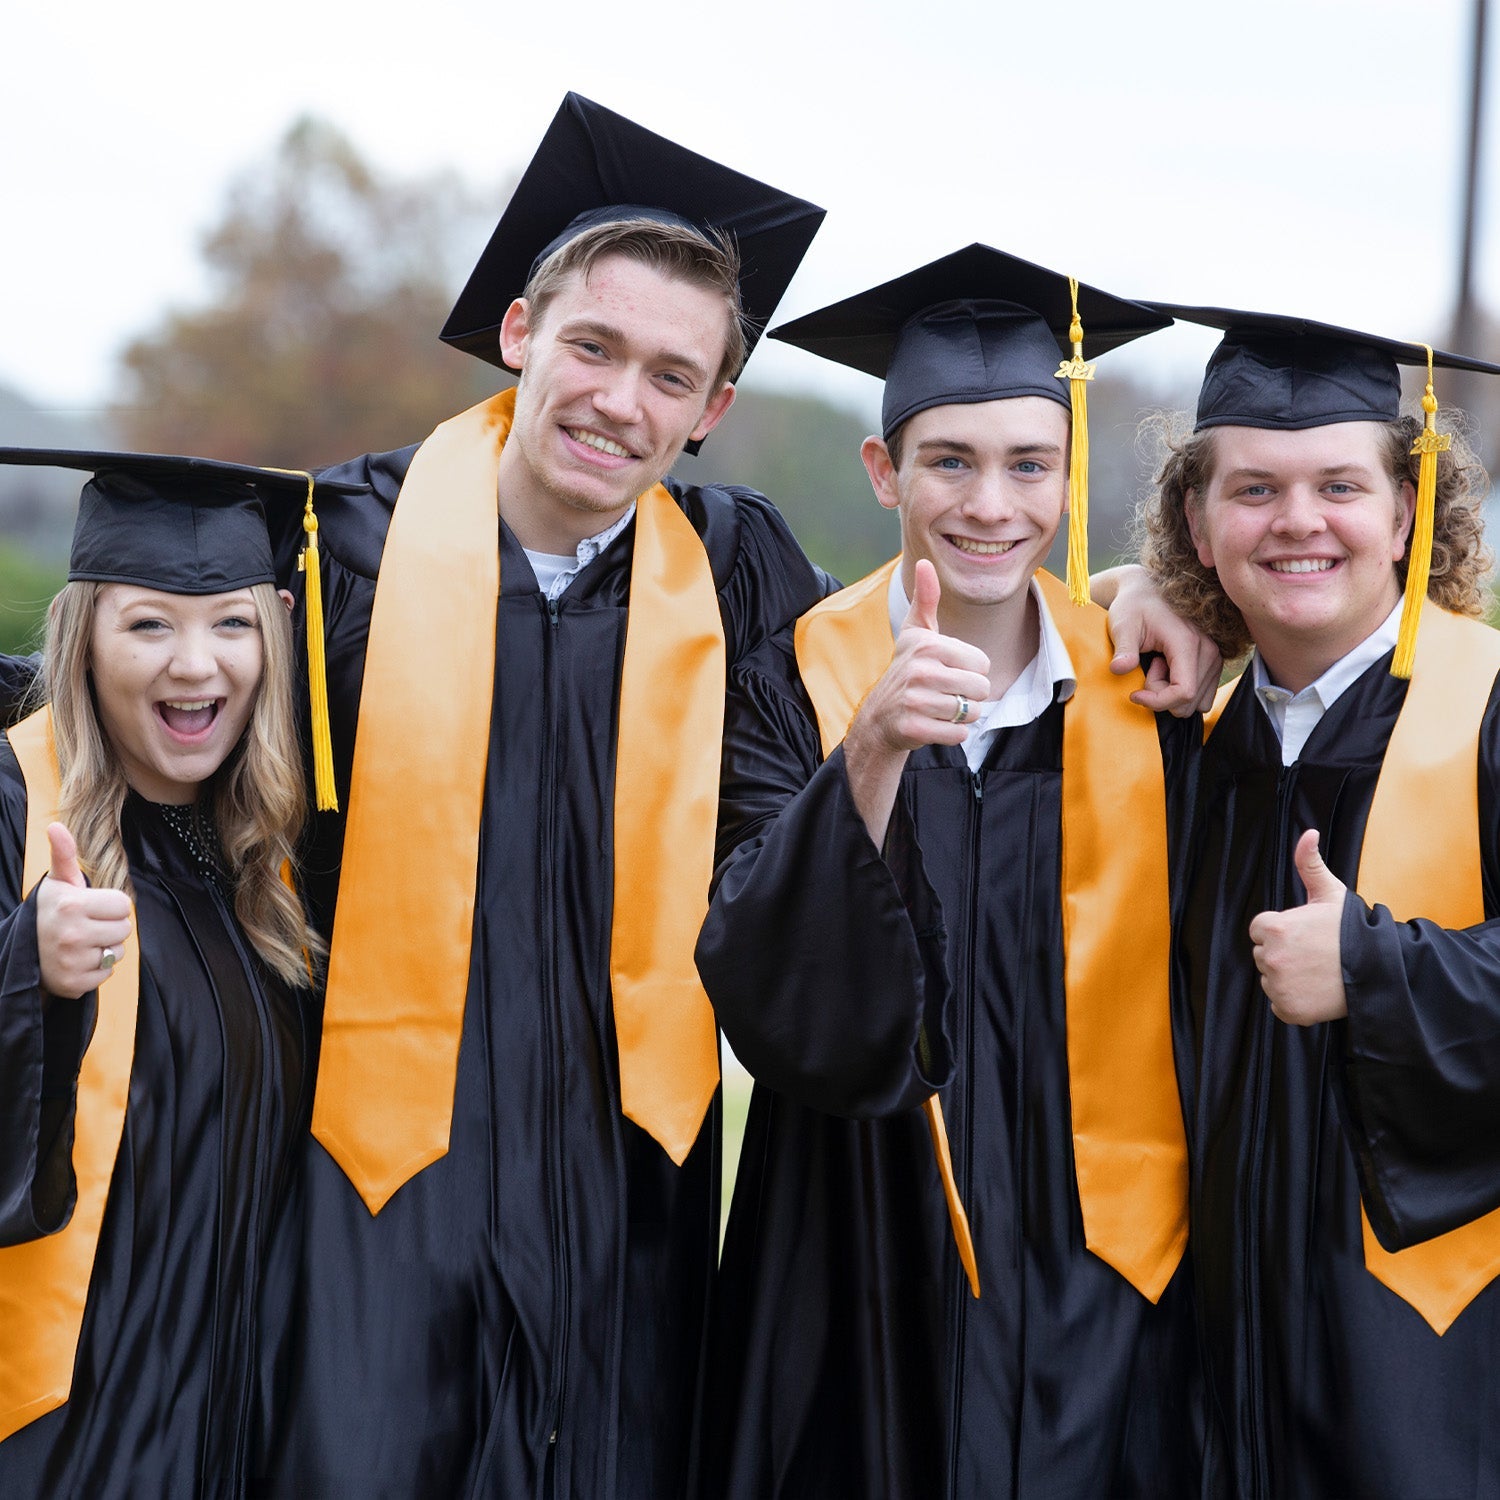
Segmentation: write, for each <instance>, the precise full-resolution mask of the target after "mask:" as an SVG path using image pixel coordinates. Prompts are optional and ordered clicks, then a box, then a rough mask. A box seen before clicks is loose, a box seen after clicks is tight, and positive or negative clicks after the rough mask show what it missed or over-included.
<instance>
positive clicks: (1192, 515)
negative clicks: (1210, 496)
mask: <svg viewBox="0 0 1500 1500" xmlns="http://www.w3.org/2000/svg"><path fill="white" fill-rule="evenodd" d="M1182 509H1183V514H1184V515H1186V517H1187V525H1188V535H1189V536H1190V537H1192V539H1193V546H1194V547H1196V548H1197V549H1198V561H1199V562H1201V563H1202V564H1203V566H1204V567H1205V568H1211V567H1213V565H1214V552H1213V548H1212V547H1211V546H1209V543H1208V529H1207V528H1206V527H1205V526H1204V524H1203V511H1202V508H1201V506H1200V505H1199V503H1198V491H1197V490H1188V491H1187V492H1186V493H1185V494H1184V495H1183V497H1182Z"/></svg>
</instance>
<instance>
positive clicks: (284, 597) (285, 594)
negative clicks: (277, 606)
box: [276, 589, 297, 614]
mask: <svg viewBox="0 0 1500 1500" xmlns="http://www.w3.org/2000/svg"><path fill="white" fill-rule="evenodd" d="M276 592H277V594H278V595H279V596H280V598H281V602H282V603H283V604H284V605H286V612H287V613H288V614H291V612H292V611H293V610H294V609H295V608H296V607H297V601H296V600H295V599H294V598H292V591H291V590H290V589H277V590H276Z"/></svg>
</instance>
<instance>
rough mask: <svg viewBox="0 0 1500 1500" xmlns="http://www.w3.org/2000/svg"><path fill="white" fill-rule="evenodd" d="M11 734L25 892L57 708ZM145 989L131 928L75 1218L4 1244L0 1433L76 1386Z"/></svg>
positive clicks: (37, 846) (102, 1025) (113, 994)
mask: <svg viewBox="0 0 1500 1500" xmlns="http://www.w3.org/2000/svg"><path fill="white" fill-rule="evenodd" d="M8 738H9V740H10V747H11V749H12V750H13V751H14V752H15V757H16V760H17V762H18V764H19V765H20V768H21V776H22V779H23V780H24V781H25V783H26V854H25V860H24V865H23V869H24V874H23V876H22V881H21V889H22V890H23V891H30V890H31V889H32V887H34V886H35V885H36V883H37V882H38V881H39V880H40V879H41V878H42V876H44V875H45V874H46V873H47V870H48V867H49V865H50V863H51V851H50V849H49V847H48V843H47V825H48V823H51V822H54V821H55V820H56V818H57V803H58V796H59V791H60V783H59V776H58V770H57V759H56V756H55V754H54V752H53V748H52V710H51V708H50V707H46V708H41V709H38V710H37V712H36V713H34V714H32V715H31V716H30V717H29V718H27V719H24V720H23V721H22V722H21V723H19V724H17V725H16V726H15V727H14V728H13V729H11V730H10V731H9V732H8ZM133 921H134V913H132V922H133ZM139 995H140V948H139V946H138V944H137V941H136V938H135V935H134V934H133V933H132V935H131V936H130V937H128V938H127V939H126V940H125V942H124V943H123V944H122V945H121V957H120V961H119V962H118V963H117V964H116V965H115V967H114V972H113V973H112V974H111V975H110V979H109V983H108V984H107V985H105V986H104V987H103V988H102V989H101V990H100V992H99V1005H98V1018H97V1020H96V1021H95V1023H94V1031H93V1035H92V1036H91V1037H90V1038H89V1042H88V1047H87V1050H86V1051H85V1052H84V1056H83V1065H82V1067H81V1068H80V1070H79V1074H78V1096H77V1105H76V1113H75V1116H74V1130H73V1174H74V1177H75V1179H76V1182H77V1189H78V1196H77V1199H76V1201H75V1203H74V1205H73V1213H72V1217H71V1218H69V1220H68V1222H67V1224H66V1226H64V1228H62V1229H60V1230H59V1231H58V1232H57V1233H56V1234H49V1235H45V1236H43V1237H42V1238H41V1239H38V1240H31V1241H28V1242H27V1243H26V1244H24V1245H12V1246H8V1247H6V1248H5V1249H0V1439H3V1438H7V1437H9V1436H10V1434H11V1433H13V1432H15V1431H16V1430H17V1429H18V1428H21V1427H24V1426H25V1425H26V1424H27V1423H28V1422H34V1421H35V1420H36V1419H37V1418H38V1417H40V1416H44V1415H45V1414H46V1413H47V1412H49V1411H53V1410H55V1409H56V1408H57V1407H59V1406H61V1405H62V1404H63V1402H64V1401H66V1400H67V1399H68V1393H69V1391H70V1390H71V1389H72V1385H73V1364H74V1361H75V1360H76V1358H77V1355H78V1335H79V1331H80V1329H81V1328H82V1327H83V1308H84V1303H85V1302H86V1301H87V1300H88V1290H89V1280H90V1278H91V1277H92V1275H93V1271H94V1255H95V1251H96V1250H97V1248H98V1244H99V1226H100V1224H101V1223H102V1222H103V1220H104V1205H105V1201H106V1199H107V1198H108V1197H109V1182H110V1178H111V1177H112V1176H113V1175H114V1170H115V1157H116V1156H117V1155H118V1153H119V1150H120V1136H121V1133H122V1132H123V1131H124V1128H125V1107H126V1105H127V1104H128V1102H129V1099H130V1065H131V1061H132V1060H133V1058H134V1056H135V1013H136V1005H137V1002H138V1000H139Z"/></svg>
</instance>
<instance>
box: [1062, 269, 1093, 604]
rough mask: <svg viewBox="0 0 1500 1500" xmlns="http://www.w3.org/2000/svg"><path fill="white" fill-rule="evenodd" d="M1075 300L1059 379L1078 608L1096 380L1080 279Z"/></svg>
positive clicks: (1084, 594) (1085, 574) (1083, 579)
mask: <svg viewBox="0 0 1500 1500" xmlns="http://www.w3.org/2000/svg"><path fill="white" fill-rule="evenodd" d="M1068 288H1069V290H1070V291H1071V293H1072V297H1073V322H1072V324H1071V326H1070V327H1069V329H1068V338H1069V339H1070V340H1072V343H1073V357H1072V359H1065V360H1064V361H1063V362H1062V363H1061V364H1060V365H1059V366H1058V367H1057V378H1058V379H1059V380H1066V381H1067V382H1068V403H1069V405H1070V407H1071V408H1072V413H1073V441H1072V446H1071V450H1070V452H1069V456H1068V598H1069V599H1071V600H1072V601H1073V603H1074V604H1087V603H1088V602H1089V395H1088V386H1087V385H1086V384H1085V383H1084V382H1085V381H1089V380H1092V379H1093V378H1094V367H1093V365H1091V364H1087V363H1085V362H1084V358H1083V323H1082V321H1081V320H1080V319H1079V316H1078V278H1077V277H1076V276H1070V277H1068Z"/></svg>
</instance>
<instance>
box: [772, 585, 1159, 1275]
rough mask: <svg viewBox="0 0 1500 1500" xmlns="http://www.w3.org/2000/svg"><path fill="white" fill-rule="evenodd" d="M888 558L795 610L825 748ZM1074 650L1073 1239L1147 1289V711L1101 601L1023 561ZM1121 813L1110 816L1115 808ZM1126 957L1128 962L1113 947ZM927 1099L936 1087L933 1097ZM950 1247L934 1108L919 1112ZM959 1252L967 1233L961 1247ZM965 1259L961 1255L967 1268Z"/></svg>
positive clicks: (1153, 793) (1150, 987)
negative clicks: (1077, 1213)
mask: <svg viewBox="0 0 1500 1500" xmlns="http://www.w3.org/2000/svg"><path fill="white" fill-rule="evenodd" d="M899 563H900V559H899V558H897V559H896V561H895V562H891V563H888V564H886V565H885V567H883V568H881V569H879V570H877V571H876V572H875V573H872V574H871V575H870V576H869V577H868V578H865V579H863V580H861V582H859V583H857V584H855V585H854V586H853V587H852V588H849V589H846V590H844V592H843V593H841V594H835V595H833V596H832V597H831V598H829V599H827V600H825V601H824V602H823V603H822V604H819V605H818V606H816V608H814V609H813V610H811V611H809V613H808V614H807V615H804V616H803V618H802V620H801V621H799V622H798V625H797V663H798V667H799V669H800V670H801V673H802V679H803V683H804V685H805V686H806V688H807V691H808V694H809V696H810V697H811V698H812V700H813V705H814V708H815V709H816V711H817V715H818V727H819V732H820V735H821V737H822V740H823V749H824V753H825V754H827V753H828V752H829V751H830V750H831V749H832V747H833V746H834V745H835V744H837V743H838V741H839V740H841V739H842V738H843V736H844V732H845V731H846V730H847V728H848V725H849V721H850V719H852V718H853V716H854V713H855V711H856V710H857V708H858V706H859V704H860V702H861V700H862V699H863V697H864V695H865V693H866V692H867V691H868V690H869V688H870V687H871V686H872V685H873V683H874V682H875V681H876V679H877V678H878V677H879V676H880V674H881V673H882V672H884V670H885V669H886V667H887V666H888V665H889V664H890V660H891V655H892V652H893V650H894V641H893V639H892V636H891V624H890V613H889V609H888V605H887V589H888V587H889V583H890V577H891V574H892V572H893V571H894V570H895V568H896V567H897V566H898V565H899ZM1036 576H1037V580H1038V583H1039V584H1040V586H1041V588H1042V591H1043V594H1044V596H1045V598H1046V600H1047V606H1048V609H1049V610H1050V611H1051V612H1052V615H1053V621H1054V623H1055V624H1056V626H1057V629H1058V632H1059V634H1060V635H1061V636H1062V638H1063V641H1064V643H1065V644H1066V646H1067V648H1068V654H1069V655H1070V656H1071V657H1072V660H1073V668H1074V671H1075V673H1076V674H1077V681H1078V691H1077V695H1076V699H1077V701H1076V702H1075V703H1073V704H1072V705H1070V706H1069V707H1068V708H1067V709H1066V710H1065V712H1064V714H1063V806H1062V912H1063V952H1064V962H1065V975H1064V988H1065V991H1066V997H1065V998H1066V1005H1067V1020H1068V1027H1067V1031H1068V1084H1069V1094H1070V1101H1071V1106H1072V1115H1073V1158H1074V1165H1075V1170H1076V1172H1077V1177H1078V1197H1079V1204H1080V1207H1081V1209H1082V1213H1083V1224H1084V1238H1085V1242H1086V1243H1087V1245H1088V1247H1089V1249H1090V1250H1091V1251H1092V1252H1093V1253H1094V1254H1095V1255H1097V1256H1099V1258H1100V1259H1101V1260H1104V1261H1107V1262H1108V1263H1109V1264H1110V1265H1111V1266H1113V1267H1114V1268H1115V1269H1116V1270H1117V1271H1119V1273H1120V1274H1121V1275H1122V1276H1124V1277H1125V1279H1126V1280H1127V1281H1129V1282H1130V1284H1131V1285H1132V1286H1134V1287H1135V1288H1136V1290H1137V1291H1139V1292H1140V1293H1141V1294H1142V1295H1143V1296H1145V1297H1147V1298H1149V1299H1150V1300H1151V1301H1153V1302H1155V1301H1156V1300H1157V1299H1158V1298H1159V1297H1160V1296H1161V1294H1162V1291H1163V1290H1164V1289H1165V1287H1166V1285H1167V1282H1168V1281H1170V1280H1171V1277H1172V1273H1173V1272H1174V1271H1175V1270H1176V1268H1177V1265H1178V1262H1179V1261H1180V1260H1181V1259H1182V1253H1183V1250H1184V1248H1185V1246H1186V1244H1187V1145H1186V1140H1185V1137H1184V1132H1183V1124H1182V1109H1181V1105H1180V1104H1179V1102H1178V1096H1177V1077H1176V1073H1175V1071H1174V1067H1173V1060H1172V1032H1171V1014H1170V1009H1169V1006H1168V1000H1167V971H1168V952H1169V940H1170V930H1169V906H1168V893H1167V833H1166V789H1165V785H1164V781H1163V775H1162V765H1161V749H1160V744H1159V741H1158V738H1157V733H1156V721H1155V719H1154V717H1153V716H1152V715H1151V714H1150V713H1149V712H1148V711H1147V710H1146V709H1143V708H1141V707H1140V706H1139V705H1137V704H1134V703H1131V702H1130V698H1129V694H1130V691H1131V689H1132V687H1133V685H1134V684H1133V683H1131V682H1130V681H1128V680H1125V681H1122V680H1121V679H1119V678H1116V677H1114V676H1113V675H1112V674H1111V673H1110V671H1109V662H1110V658H1111V656H1112V655H1113V647H1112V646H1111V645H1110V641H1109V636H1108V633H1107V630H1106V628H1105V615H1104V611H1103V610H1101V609H1098V608H1097V607H1095V606H1093V605H1089V606H1086V607H1085V608H1083V609H1078V608H1075V607H1074V606H1072V605H1070V604H1069V602H1068V596H1067V591H1066V589H1065V587H1064V586H1063V585H1062V584H1061V583H1060V582H1058V580H1057V579H1055V578H1053V577H1052V576H1051V575H1050V574H1048V573H1045V572H1039V573H1038V574H1037V575H1036ZM1119 807H1128V808H1130V809H1131V812H1132V817H1131V823H1130V826H1129V828H1128V829H1121V828H1120V826H1119V820H1118V815H1117V813H1116V812H1115V809H1117V808H1119ZM1127 956H1128V962H1127V961H1126V957H1127ZM934 1102H935V1101H934ZM929 1123H930V1124H931V1126H932V1128H933V1136H934V1144H935V1146H937V1148H938V1158H939V1170H940V1172H941V1173H942V1174H943V1178H944V1192H945V1194H946V1195H947V1197H948V1203H949V1213H950V1216H951V1217H952V1218H953V1222H954V1233H955V1237H956V1238H957V1239H958V1242H959V1248H960V1254H961V1255H963V1254H964V1250H965V1246H964V1241H965V1239H966V1238H967V1233H968V1226H967V1222H966V1221H963V1222H962V1223H961V1221H960V1217H959V1216H960V1215H961V1214H962V1211H963V1210H962V1204H960V1203H959V1202H958V1194H957V1189H956V1186H955V1184H954V1182H953V1176H952V1168H951V1165H949V1164H948V1161H947V1151H946V1145H947V1141H946V1135H944V1134H942V1133H941V1132H942V1118H941V1114H940V1112H938V1111H936V1110H933V1111H931V1112H930V1113H929ZM968 1255H969V1257H970V1258H971V1259H972V1255H973V1250H972V1246H970V1247H969V1249H968ZM971 1259H970V1260H966V1262H965V1269H966V1270H968V1271H969V1272H970V1277H971V1282H972V1281H973V1279H974V1277H975V1274H976V1273H975V1272H974V1271H973V1269H972V1266H971Z"/></svg>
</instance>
